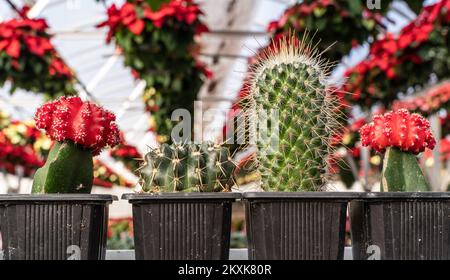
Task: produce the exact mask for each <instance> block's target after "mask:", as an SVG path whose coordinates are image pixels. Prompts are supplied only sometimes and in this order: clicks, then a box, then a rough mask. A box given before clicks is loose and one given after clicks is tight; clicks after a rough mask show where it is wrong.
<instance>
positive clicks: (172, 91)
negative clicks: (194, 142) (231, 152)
mask: <svg viewBox="0 0 450 280" xmlns="http://www.w3.org/2000/svg"><path fill="white" fill-rule="evenodd" d="M201 14H202V12H201V10H200V8H199V6H198V5H197V4H195V3H194V2H193V1H192V0H170V1H157V2H154V1H153V2H152V1H142V0H129V1H127V2H126V3H125V4H123V5H122V6H121V7H120V8H118V7H117V6H116V5H115V4H113V5H112V6H110V7H109V9H108V19H107V20H106V21H105V22H103V23H101V24H100V25H99V27H104V26H107V27H108V28H109V32H108V37H107V41H108V42H110V41H111V39H112V38H114V40H115V43H116V45H117V46H118V47H119V48H120V49H121V51H122V54H123V55H124V57H125V64H126V65H127V66H129V67H131V69H132V70H133V74H134V75H135V76H136V77H138V78H140V79H143V80H145V81H146V83H147V90H146V91H145V93H144V97H143V98H144V102H145V105H146V109H147V111H149V112H150V113H151V115H152V118H153V120H152V122H153V123H155V124H157V127H156V128H153V129H155V130H156V132H157V133H158V134H159V135H161V136H162V137H161V142H165V141H167V140H168V137H167V136H169V135H170V131H171V129H172V127H173V123H172V121H171V120H170V116H171V113H172V111H173V110H175V109H178V108H185V109H187V110H189V111H190V112H191V113H192V112H193V102H194V100H195V99H196V97H197V93H198V91H199V90H200V87H201V86H202V84H203V81H204V79H205V78H206V77H209V76H211V73H210V71H208V70H207V69H206V68H205V66H204V65H203V64H202V63H201V62H199V61H198V60H197V52H198V49H199V46H198V45H197V43H196V41H195V38H196V36H197V35H199V34H200V33H202V32H205V31H207V30H208V29H207V27H206V26H205V25H204V24H203V23H202V22H201V20H200V15H201Z"/></svg>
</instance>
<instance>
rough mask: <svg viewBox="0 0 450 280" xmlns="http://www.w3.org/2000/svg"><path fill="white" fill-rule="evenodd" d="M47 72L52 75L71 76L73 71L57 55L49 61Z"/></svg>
mask: <svg viewBox="0 0 450 280" xmlns="http://www.w3.org/2000/svg"><path fill="white" fill-rule="evenodd" d="M49 73H50V75H52V76H66V77H68V78H72V76H73V73H72V71H71V70H70V68H69V67H68V66H67V65H66V64H65V63H64V61H62V60H61V59H60V58H58V57H53V58H52V61H51V62H50V68H49Z"/></svg>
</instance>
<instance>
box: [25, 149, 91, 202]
mask: <svg viewBox="0 0 450 280" xmlns="http://www.w3.org/2000/svg"><path fill="white" fill-rule="evenodd" d="M92 173H93V159H92V152H91V151H90V150H86V149H82V148H80V147H79V146H77V145H75V144H73V143H70V142H64V143H60V142H56V143H55V145H54V146H53V148H52V149H51V151H50V153H49V156H48V159H47V162H46V163H45V165H44V166H43V167H41V168H39V169H38V170H37V171H36V174H35V176H34V180H33V188H32V193H90V192H91V189H92V184H93V177H92Z"/></svg>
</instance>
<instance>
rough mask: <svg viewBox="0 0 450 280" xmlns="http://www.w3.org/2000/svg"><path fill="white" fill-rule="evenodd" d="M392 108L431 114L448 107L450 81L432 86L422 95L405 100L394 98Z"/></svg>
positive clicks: (449, 101)
mask: <svg viewBox="0 0 450 280" xmlns="http://www.w3.org/2000/svg"><path fill="white" fill-rule="evenodd" d="M392 108H393V109H394V110H398V109H402V108H403V109H407V110H409V111H416V112H420V113H421V114H425V115H431V114H433V113H436V112H438V111H439V110H441V109H445V108H449V109H450V82H443V83H442V84H439V85H436V86H433V87H431V88H430V89H428V90H426V91H425V92H424V93H423V94H422V95H419V96H415V97H413V98H409V99H406V100H396V101H394V103H393V105H392Z"/></svg>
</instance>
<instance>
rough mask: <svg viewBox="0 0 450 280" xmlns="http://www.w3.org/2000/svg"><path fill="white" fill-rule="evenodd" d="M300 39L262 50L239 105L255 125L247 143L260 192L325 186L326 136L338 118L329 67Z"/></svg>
mask: <svg viewBox="0 0 450 280" xmlns="http://www.w3.org/2000/svg"><path fill="white" fill-rule="evenodd" d="M306 37H307V35H305V37H304V38H303V40H301V41H300V40H298V39H296V38H295V37H286V38H284V39H281V40H280V41H279V42H276V43H275V42H274V43H273V45H272V47H270V48H268V49H267V50H266V52H265V53H264V54H263V55H262V56H261V58H260V59H259V62H258V63H257V64H256V66H255V67H254V69H253V70H252V72H253V81H252V85H251V89H250V94H249V95H248V97H247V98H245V99H244V100H243V103H242V106H243V108H244V110H245V111H247V112H248V114H249V117H250V118H251V119H256V122H257V127H258V129H257V130H253V131H255V132H254V133H256V134H255V135H253V136H252V137H253V139H256V141H255V142H256V146H257V150H258V152H257V162H258V163H257V164H258V170H259V173H260V176H261V184H262V188H263V189H265V190H272V191H273V190H276V191H317V190H320V189H321V188H322V187H323V186H324V183H325V173H326V168H327V156H328V154H329V153H330V149H331V145H330V140H331V135H333V133H334V131H335V130H336V129H337V128H338V126H339V122H338V121H337V118H338V117H339V116H340V115H339V112H338V109H337V108H338V107H337V100H335V99H334V98H333V95H332V92H331V90H330V88H329V87H328V86H327V84H326V79H327V76H328V69H329V65H328V64H327V62H325V61H323V60H321V59H320V55H319V54H318V53H317V51H316V50H315V49H314V48H313V47H311V45H310V44H307V43H306V40H307V39H306ZM265 115H266V116H267V117H268V118H266V117H265ZM265 121H267V123H268V125H269V128H270V130H271V131H270V135H268V136H267V137H264V134H265V133H267V132H268V131H264V129H261V124H262V122H265Z"/></svg>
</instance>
